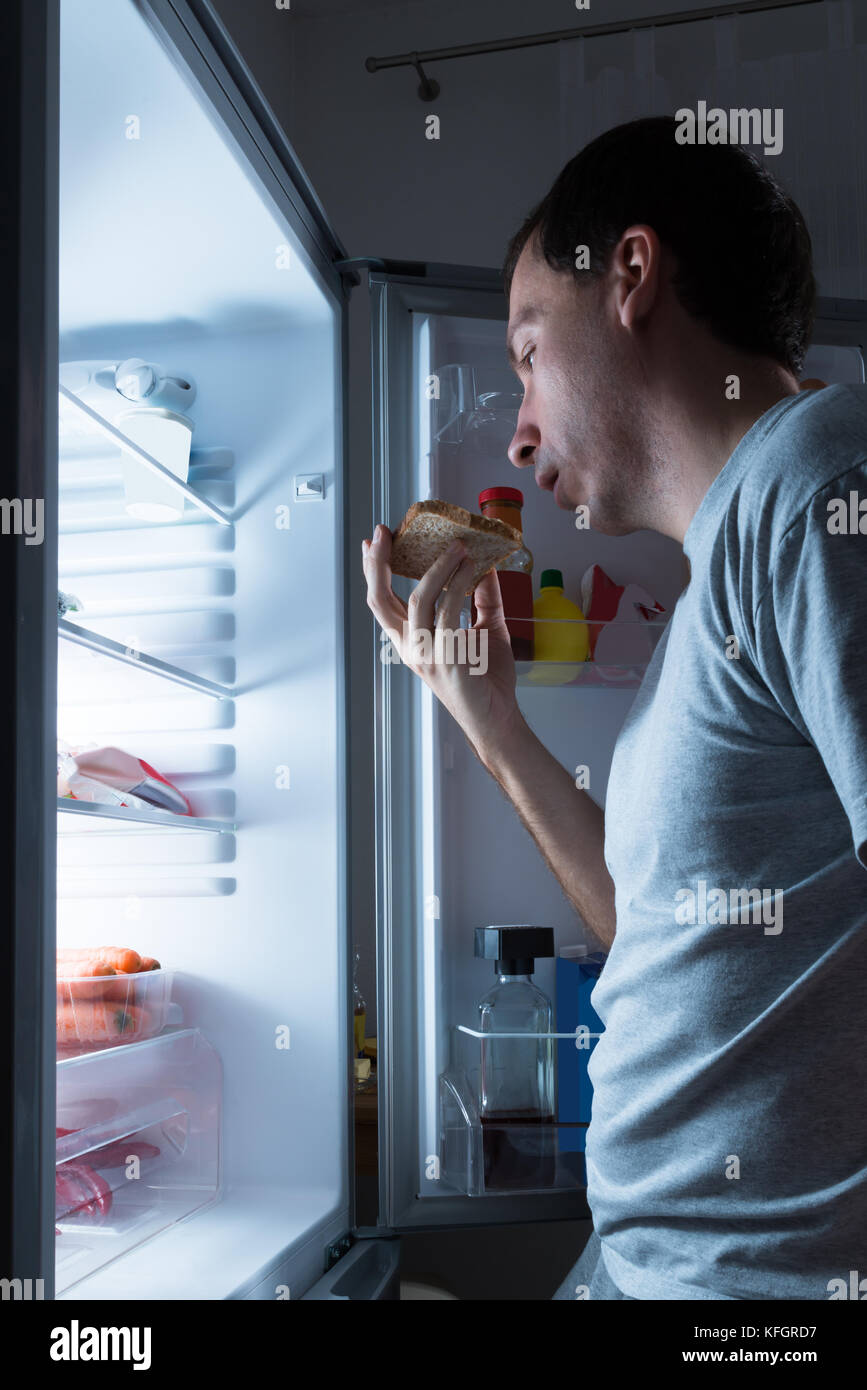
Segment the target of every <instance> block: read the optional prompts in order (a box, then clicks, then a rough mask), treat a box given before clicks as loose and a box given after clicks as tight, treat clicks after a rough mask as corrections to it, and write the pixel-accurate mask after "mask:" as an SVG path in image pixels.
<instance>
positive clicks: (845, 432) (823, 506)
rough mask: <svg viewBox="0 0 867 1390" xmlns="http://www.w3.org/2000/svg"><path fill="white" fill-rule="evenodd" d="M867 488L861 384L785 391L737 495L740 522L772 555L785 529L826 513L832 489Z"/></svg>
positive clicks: (865, 394)
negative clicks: (791, 393)
mask: <svg viewBox="0 0 867 1390" xmlns="http://www.w3.org/2000/svg"><path fill="white" fill-rule="evenodd" d="M859 480H861V486H862V491H867V385H858V386H826V387H825V388H824V389H823V390H821V391H806V392H804V393H803V395H801V396H796V397H792V398H791V401H790V402H789V403H787V407H786V408H785V409H783V410H782V411H781V412H780V413H779V414H778V416H777V418H776V420H775V421H773V423H772V424H771V427H770V428H769V429H768V430H767V432H766V433H765V435H764V436H763V438H762V439H761V440H760V441H759V442H758V443H757V445H756V448H755V450H754V451H753V456H752V458H751V459H750V466H749V468H748V469H747V471H746V473H745V474H744V477H743V479H742V485H741V488H740V489H739V496H738V499H737V506H738V513H739V517H740V520H741V524H742V525H743V522H744V521H745V520H746V521H747V525H748V527H749V529H751V530H754V533H758V534H757V536H756V538H757V539H758V538H759V537H760V538H761V540H762V541H763V542H764V544H763V545H762V547H761V548H762V549H763V550H765V551H766V553H768V554H769V555H773V553H774V551H775V550H776V549H777V547H778V546H779V544H780V543H781V542H782V540H783V539H784V537H785V535H786V533H787V532H788V531H789V530H790V528H791V527H793V526H795V525H797V523H798V522H799V521H801V520H803V519H804V518H805V516H807V515H809V514H810V513H812V514H813V515H814V516H815V515H817V514H818V513H819V512H821V514H822V516H823V517H824V516H827V515H828V511H829V502H830V501H831V500H832V499H833V497H834V496H835V495H836V491H839V488H840V487H842V486H845V487H846V488H847V490H848V488H850V487H851V486H855V485H857V483H858V481H859Z"/></svg>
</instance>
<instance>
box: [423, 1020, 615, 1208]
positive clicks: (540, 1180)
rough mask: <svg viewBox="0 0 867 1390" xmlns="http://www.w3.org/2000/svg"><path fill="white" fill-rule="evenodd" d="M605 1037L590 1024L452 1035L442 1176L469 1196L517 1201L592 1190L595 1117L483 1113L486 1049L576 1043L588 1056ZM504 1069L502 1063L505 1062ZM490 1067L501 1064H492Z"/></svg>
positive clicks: (445, 1077)
mask: <svg viewBox="0 0 867 1390" xmlns="http://www.w3.org/2000/svg"><path fill="white" fill-rule="evenodd" d="M601 1036H602V1034H601V1033H597V1032H592V1031H591V1030H590V1029H589V1028H587V1027H579V1028H577V1029H575V1030H574V1031H573V1032H546V1033H525V1032H516V1033H512V1032H506V1031H504V1032H493V1033H492V1032H481V1031H479V1030H478V1029H476V1028H470V1027H468V1026H466V1025H465V1024H458V1025H457V1027H455V1028H453V1029H452V1030H451V1046H450V1061H449V1065H448V1067H447V1069H446V1070H445V1071H444V1072H442V1073H441V1075H440V1077H439V1176H440V1179H441V1180H442V1181H443V1182H444V1183H445V1185H446V1186H447V1187H449V1188H451V1189H452V1190H453V1191H455V1192H460V1193H462V1194H463V1195H466V1196H468V1197H493V1196H498V1197H504V1196H517V1195H519V1194H522V1193H527V1192H540V1193H541V1192H552V1191H554V1192H556V1191H561V1192H562V1191H575V1190H576V1189H581V1188H584V1187H586V1185H587V1174H586V1168H585V1164H584V1143H585V1136H586V1131H587V1127H588V1124H589V1118H588V1119H583V1118H574V1117H573V1110H574V1107H573V1108H572V1110H569V1108H568V1107H567V1113H569V1115H570V1118H568V1119H567V1118H565V1116H564V1115H563V1114H562V1113H561V1110H560V1100H559V1095H558V1100H557V1102H556V1103H555V1112H554V1113H553V1114H551V1115H550V1116H546V1117H545V1118H544V1119H541V1118H540V1117H538V1116H535V1115H532V1114H531V1113H530V1112H520V1111H519V1112H509V1113H504V1114H500V1115H491V1116H488V1115H484V1116H483V1115H482V1113H481V1107H480V1103H479V1098H480V1096H481V1076H482V1072H483V1070H484V1051H483V1049H484V1045H485V1044H486V1043H487V1044H489V1045H491V1044H494V1043H497V1042H502V1041H503V1040H504V1039H518V1040H520V1041H521V1042H525V1043H536V1044H538V1043H543V1042H548V1043H549V1044H550V1047H551V1050H552V1051H553V1052H554V1053H555V1054H556V1055H557V1056H558V1058H560V1057H561V1054H560V1053H559V1051H558V1050H557V1047H555V1044H557V1045H558V1046H562V1045H564V1044H566V1043H568V1042H570V1041H571V1042H573V1043H574V1044H575V1046H576V1048H579V1049H580V1050H581V1051H582V1052H585V1051H588V1050H589V1048H590V1046H591V1044H592V1043H596V1042H598V1040H599V1038H600V1037H601ZM499 1064H500V1065H501V1064H502V1058H501V1059H500V1063H499ZM488 1065H489V1066H491V1065H498V1064H496V1063H493V1062H491V1061H489V1064H488Z"/></svg>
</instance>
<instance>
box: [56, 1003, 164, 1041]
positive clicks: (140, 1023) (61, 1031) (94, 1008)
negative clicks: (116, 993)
mask: <svg viewBox="0 0 867 1390" xmlns="http://www.w3.org/2000/svg"><path fill="white" fill-rule="evenodd" d="M149 1026H150V1017H149V1015H148V1014H147V1013H146V1012H145V1011H144V1009H135V1008H131V1007H126V1006H125V1005H122V1004H113V1003H111V1002H110V1001H109V1000H106V999H91V1000H86V1001H85V1000H82V1001H81V1002H79V1003H75V1004H69V1005H66V1004H64V1005H61V1006H60V1008H58V1010H57V1043H58V1046H59V1047H63V1046H67V1047H68V1046H70V1045H77V1044H79V1043H112V1042H134V1041H135V1039H136V1038H138V1037H141V1035H142V1034H143V1033H144V1032H145V1031H146V1030H147V1028H148V1027H149Z"/></svg>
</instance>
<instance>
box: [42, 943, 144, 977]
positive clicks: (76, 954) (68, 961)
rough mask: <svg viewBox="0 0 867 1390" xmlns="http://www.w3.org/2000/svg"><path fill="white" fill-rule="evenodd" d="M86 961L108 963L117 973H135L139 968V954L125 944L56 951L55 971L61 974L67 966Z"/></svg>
mask: <svg viewBox="0 0 867 1390" xmlns="http://www.w3.org/2000/svg"><path fill="white" fill-rule="evenodd" d="M88 961H90V962H91V963H92V964H94V965H95V964H97V963H99V964H101V965H110V966H111V967H112V969H113V970H114V971H116V972H117V974H119V975H136V974H138V972H139V971H140V970H141V956H140V955H139V953H138V951H131V950H130V949H129V947H127V946H81V947H75V948H72V949H70V950H60V951H58V952H57V967H58V970H57V973H58V974H59V975H63V974H64V973H65V970H66V967H67V966H71V965H74V964H77V963H86V962H88ZM91 973H93V974H95V973H96V972H95V971H93V972H91Z"/></svg>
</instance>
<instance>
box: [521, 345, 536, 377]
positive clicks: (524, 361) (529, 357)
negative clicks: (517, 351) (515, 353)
mask: <svg viewBox="0 0 867 1390" xmlns="http://www.w3.org/2000/svg"><path fill="white" fill-rule="evenodd" d="M535 356H536V349H535V348H530V351H529V352H525V353H524V356H523V357H522V358H521V366H522V367H525V368H526V369H527V371H530V372H531V371H532V370H533V358H534V357H535Z"/></svg>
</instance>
